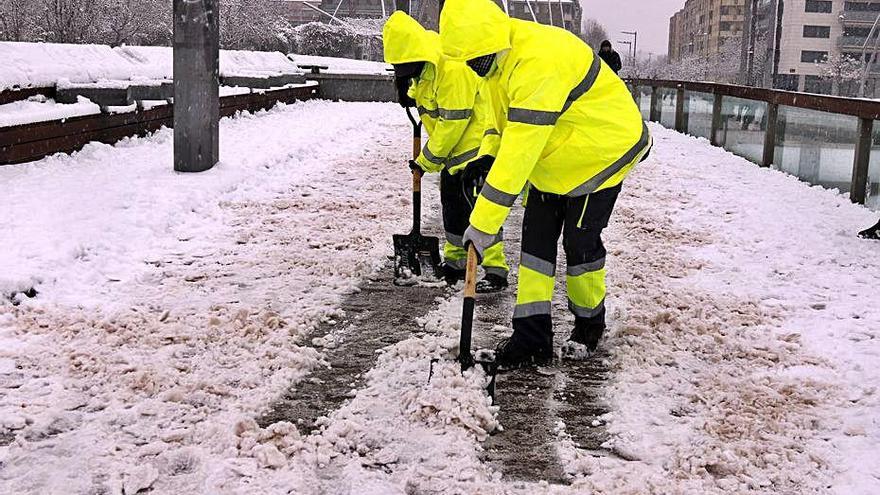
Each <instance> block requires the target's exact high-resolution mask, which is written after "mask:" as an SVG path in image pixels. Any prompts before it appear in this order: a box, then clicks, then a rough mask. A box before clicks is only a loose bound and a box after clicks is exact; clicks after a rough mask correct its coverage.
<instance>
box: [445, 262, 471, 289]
mask: <svg viewBox="0 0 880 495" xmlns="http://www.w3.org/2000/svg"><path fill="white" fill-rule="evenodd" d="M440 272H441V273H442V274H443V280H445V281H446V283H447V284H449V285H455V284H457V283H459V282H461V281H462V280H464V276H465V273H466V271H465V270H460V269H458V268H455V267H453V266H452V265H450V264H449V263H446V262H444V263H441V264H440Z"/></svg>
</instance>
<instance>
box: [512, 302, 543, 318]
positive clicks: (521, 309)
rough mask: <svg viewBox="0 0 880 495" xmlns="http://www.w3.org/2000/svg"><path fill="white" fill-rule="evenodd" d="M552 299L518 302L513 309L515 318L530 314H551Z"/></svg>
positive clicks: (526, 316)
mask: <svg viewBox="0 0 880 495" xmlns="http://www.w3.org/2000/svg"><path fill="white" fill-rule="evenodd" d="M549 314H550V301H540V302H533V303H528V304H517V305H516V308H515V309H514V310H513V317H514V318H528V317H529V316H538V315H549Z"/></svg>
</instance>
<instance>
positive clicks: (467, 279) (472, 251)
mask: <svg viewBox="0 0 880 495" xmlns="http://www.w3.org/2000/svg"><path fill="white" fill-rule="evenodd" d="M464 297H469V298H471V299H473V298H475V297H477V250H476V248H474V245H473V244H470V245H468V255H467V271H466V272H465V275H464Z"/></svg>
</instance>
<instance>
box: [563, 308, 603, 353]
mask: <svg viewBox="0 0 880 495" xmlns="http://www.w3.org/2000/svg"><path fill="white" fill-rule="evenodd" d="M604 333H605V311H602V313H601V314H600V315H598V316H596V317H595V318H577V319H575V323H574V330H573V331H572V332H571V337H569V339H568V342H567V343H566V344H565V345H563V346H562V357H563V358H565V359H569V360H573V361H578V360H583V359H586V358H588V357H590V355H592V354H593V353H594V352H596V349H598V348H599V341H600V340H601V339H602V335H603V334H604Z"/></svg>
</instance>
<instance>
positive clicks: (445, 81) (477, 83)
mask: <svg viewBox="0 0 880 495" xmlns="http://www.w3.org/2000/svg"><path fill="white" fill-rule="evenodd" d="M382 33H383V41H384V46H385V61H386V62H387V63H389V64H404V63H409V62H426V63H425V68H424V70H423V71H422V73H421V74H420V75H419V77H418V79H416V80H415V81H414V83H413V85H412V86H411V87H410V90H409V95H410V97H411V98H412V99H414V100H415V101H416V104H417V105H418V111H419V115H420V117H421V119H422V123H423V124H424V127H425V130H426V131H427V132H428V136H429V138H430V139H429V140H428V142H427V143H426V144H425V146H424V147H423V148H422V152H421V154H420V155H419V157H418V158H417V159H416V162H417V163H418V164H419V166H420V167H422V169H424V170H425V171H426V172H439V171H440V170H442V169H443V168H446V169H447V170H448V171H449V172H450V173H452V174H455V173H457V172H458V171H460V170H462V169H463V168H465V167H466V166H467V164H469V163H470V162H472V161H474V160H475V159H477V158H479V157H481V156H484V155H486V154H491V155H493V156H494V154H495V152H496V151H497V149H498V146H499V144H500V142H499V141H498V140H497V139H495V140H494V141H493V140H492V139H491V137H490V138H489V139H487V142H486V144H485V145H483V138H484V135H485V132H486V129H487V128H488V127H489V126H490V123H489V119H491V118H492V110H491V108H490V107H489V100H488V99H487V98H485V97H483V96H481V95H480V94H479V91H480V87H481V86H482V85H483V82H482V81H481V80H480V78H479V77H477V75H476V74H474V72H473V71H472V70H471V69H470V68H468V67H467V65H465V64H464V63H462V62H454V61H451V60H448V59H446V58H445V57H443V56H442V54H441V51H440V36H439V35H438V34H437V33H436V32H434V31H429V30H426V29H425V28H423V27H422V26H421V25H420V24H419V23H418V22H417V21H416V20H415V19H413V18H412V17H410V16H408V15H407V14H405V13H404V12H401V11H397V12H395V13H394V14H392V15H391V17H389V18H388V21H387V22H386V23H385V27H384V28H383V32H382ZM496 137H497V136H496ZM481 147H482V148H481ZM481 149H482V153H481Z"/></svg>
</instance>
